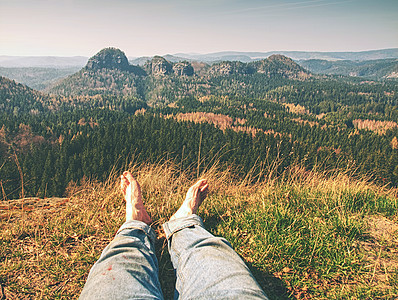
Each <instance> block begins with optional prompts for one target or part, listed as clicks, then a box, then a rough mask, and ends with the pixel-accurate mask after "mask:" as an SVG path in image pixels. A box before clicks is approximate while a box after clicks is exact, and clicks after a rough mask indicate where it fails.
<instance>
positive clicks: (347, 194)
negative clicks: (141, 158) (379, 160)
mask: <svg viewBox="0 0 398 300" xmlns="http://www.w3.org/2000/svg"><path fill="white" fill-rule="evenodd" d="M129 169H130V170H131V171H132V172H133V174H134V176H135V177H136V178H137V179H138V181H139V182H140V184H141V187H142V191H143V193H144V202H145V205H146V206H147V207H148V210H149V214H150V215H151V217H152V219H153V220H154V221H156V222H155V223H154V224H153V225H152V226H153V227H154V229H155V230H156V232H157V235H158V238H157V241H156V249H157V256H158V259H159V265H160V268H159V269H160V274H159V277H160V281H161V285H162V289H163V292H164V295H165V299H173V294H174V284H175V274H174V271H173V268H172V266H171V262H170V258H169V255H168V251H167V243H166V241H165V238H164V233H163V231H162V229H161V224H162V223H163V222H165V221H167V220H168V219H169V218H170V216H171V215H172V214H173V213H174V212H175V210H176V209H177V208H178V207H179V205H180V204H181V202H182V201H183V199H184V196H185V193H186V191H187V189H188V187H189V185H190V184H192V183H193V182H195V178H192V179H188V176H187V174H184V173H179V171H178V170H179V168H178V167H176V166H173V165H169V164H158V165H130V168H129ZM268 171H271V170H268ZM271 173H272V172H271ZM118 175H119V174H114V175H113V176H112V177H110V178H109V179H108V180H107V181H106V183H98V182H97V183H95V182H88V181H86V182H85V183H84V184H83V186H81V187H80V188H77V187H76V186H70V189H69V195H68V198H67V199H54V201H52V200H51V199H46V200H42V199H37V198H36V199H22V200H19V201H9V202H5V203H2V205H1V206H0V232H1V236H2V248H1V250H2V251H1V252H0V257H1V259H0V270H2V272H0V284H1V287H2V291H3V293H4V295H5V297H6V299H22V298H30V297H33V298H46V299H47V298H51V299H53V298H69V299H71V298H73V299H74V298H77V297H78V295H79V294H80V292H81V290H82V287H83V285H84V283H85V280H86V278H87V275H88V272H89V270H90V268H91V266H92V265H93V264H94V262H95V261H96V260H97V259H98V257H99V255H100V253H101V251H102V250H103V248H104V247H105V246H106V245H107V244H108V243H109V241H110V240H111V239H112V238H113V236H114V234H115V232H116V231H117V229H118V228H119V226H120V225H121V224H122V223H123V218H124V200H123V199H122V197H121V195H120V192H119V186H120V184H119V182H118V177H119V176H118ZM201 175H202V177H204V178H207V179H208V182H209V184H210V188H211V194H210V195H209V196H208V198H207V199H206V200H205V201H204V203H203V204H202V207H201V208H200V210H199V212H198V214H199V215H201V216H202V217H203V219H204V223H205V226H206V228H207V229H208V230H209V231H210V232H211V233H213V234H215V235H218V236H222V237H224V238H226V239H227V240H228V241H230V243H231V244H232V247H233V248H234V249H235V250H236V251H237V253H238V254H239V255H241V257H242V258H243V259H244V260H245V262H246V263H247V265H248V266H249V267H250V268H251V270H252V272H253V274H254V276H255V278H256V279H257V281H258V282H259V284H260V285H261V286H262V288H263V289H264V290H265V292H266V293H267V294H268V296H269V297H270V299H324V298H327V299H351V298H356V299H365V298H368V299H375V298H385V299H393V298H394V297H395V295H396V294H397V293H398V281H397V277H396V274H395V273H394V272H396V270H395V268H396V266H397V264H398V255H397V252H396V248H397V247H398V242H397V240H396V239H395V238H394V235H395V234H396V233H397V229H398V225H397V221H398V220H397V212H398V207H397V202H396V198H395V195H396V194H395V195H394V193H395V192H396V191H392V190H390V191H388V190H383V189H381V188H377V187H375V186H374V185H372V184H369V183H367V182H366V181H364V180H353V179H352V178H349V177H348V176H347V175H345V174H342V173H335V174H332V175H331V176H325V174H319V173H315V172H308V171H305V170H303V169H301V168H300V167H291V168H290V169H289V170H286V173H285V175H284V176H282V177H280V178H275V177H272V175H271V174H270V176H269V177H268V179H267V180H266V181H260V182H257V183H256V184H248V183H247V182H245V181H240V180H239V181H237V180H235V179H234V176H233V175H232V174H231V173H229V172H220V171H217V170H216V169H215V168H211V169H208V170H207V172H205V173H203V174H201ZM35 203H36V205H35ZM38 258H39V259H38Z"/></svg>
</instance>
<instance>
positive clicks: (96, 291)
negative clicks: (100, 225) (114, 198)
mask: <svg viewBox="0 0 398 300" xmlns="http://www.w3.org/2000/svg"><path fill="white" fill-rule="evenodd" d="M163 228H164V231H165V233H166V238H167V240H168V246H169V252H170V256H171V261H172V263H173V266H174V268H175V270H176V272H177V283H176V291H175V298H176V299H178V298H181V299H220V298H221V299H222V298H224V299H267V297H266V295H265V293H264V292H263V291H262V290H261V288H260V286H259V285H258V284H257V282H256V280H255V279H254V277H253V275H252V274H251V273H250V271H249V269H248V268H247V266H246V265H245V263H244V262H243V261H242V259H241V258H240V257H239V256H238V255H237V254H236V252H235V251H234V250H233V249H232V247H231V245H230V244H229V243H228V242H227V241H226V240H225V239H223V238H220V237H215V236H213V235H212V234H210V233H209V232H208V231H207V230H206V229H204V227H203V222H202V220H201V218H200V217H199V216H197V215H191V216H189V217H186V218H181V219H175V220H172V221H169V222H167V223H165V224H164V225H163ZM155 239H156V236H155V232H154V231H153V229H152V228H150V227H149V226H148V225H146V224H145V223H143V222H140V221H129V222H126V223H124V224H123V225H122V227H121V228H120V229H119V231H118V232H117V234H116V236H115V238H114V239H113V241H112V242H111V243H110V244H109V245H108V246H107V247H106V248H105V249H104V251H103V252H102V254H101V256H100V258H99V259H98V261H97V262H96V263H95V264H94V266H93V267H92V268H91V270H90V273H89V275H88V278H87V282H86V284H85V286H84V288H83V291H82V293H81V295H80V299H163V295H162V290H161V288H160V282H159V278H158V269H159V268H158V262H157V259H156V255H155V249H154V242H155Z"/></svg>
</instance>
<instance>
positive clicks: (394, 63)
mask: <svg viewBox="0 0 398 300" xmlns="http://www.w3.org/2000/svg"><path fill="white" fill-rule="evenodd" d="M299 64H300V65H301V66H302V67H304V68H306V69H307V70H309V71H311V72H314V73H318V74H328V75H345V76H355V77H365V78H370V79H377V80H378V79H393V78H398V59H379V60H369V61H351V60H342V61H326V60H305V61H299Z"/></svg>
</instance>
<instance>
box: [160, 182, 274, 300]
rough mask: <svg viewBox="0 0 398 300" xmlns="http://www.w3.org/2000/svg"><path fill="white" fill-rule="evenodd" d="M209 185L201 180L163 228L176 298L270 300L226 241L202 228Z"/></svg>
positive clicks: (191, 189) (189, 191)
mask: <svg viewBox="0 0 398 300" xmlns="http://www.w3.org/2000/svg"><path fill="white" fill-rule="evenodd" d="M207 190H208V185H207V183H206V180H200V181H198V182H197V183H196V184H195V185H193V186H192V187H191V188H190V189H189V190H188V193H187V197H186V198H185V201H184V203H183V204H182V206H181V207H180V209H178V211H177V212H176V213H175V214H174V215H173V216H172V217H171V218H170V221H169V222H167V223H165V224H164V225H163V227H164V230H165V232H166V237H167V240H168V245H169V251H170V256H171V260H172V262H173V266H174V268H175V269H176V270H177V284H176V296H177V297H181V298H182V299H218V298H228V299H231V298H232V299H267V297H266V295H265V293H264V292H263V291H262V290H261V288H260V286H259V285H258V284H257V282H256V280H255V279H254V277H253V275H252V274H251V273H250V270H249V269H248V268H247V266H246V265H245V263H244V262H243V260H242V259H241V258H240V257H239V256H238V254H237V253H236V252H235V251H234V250H233V249H232V247H231V245H230V244H229V243H228V242H227V241H226V240H225V239H223V238H219V237H215V236H213V235H212V234H210V233H209V232H208V231H206V229H204V228H203V223H202V220H201V218H200V217H199V216H197V215H196V212H197V209H198V207H199V205H200V204H201V202H202V201H203V199H204V198H205V197H206V194H207Z"/></svg>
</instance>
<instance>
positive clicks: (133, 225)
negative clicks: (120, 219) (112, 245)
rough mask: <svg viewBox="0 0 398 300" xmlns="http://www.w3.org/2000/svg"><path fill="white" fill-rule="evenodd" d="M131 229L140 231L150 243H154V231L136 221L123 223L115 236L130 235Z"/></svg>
mask: <svg viewBox="0 0 398 300" xmlns="http://www.w3.org/2000/svg"><path fill="white" fill-rule="evenodd" d="M131 229H138V230H142V231H143V232H144V233H145V234H146V235H147V236H148V237H149V240H150V241H151V242H152V243H155V240H156V233H155V231H154V230H153V229H152V228H151V227H150V226H149V225H147V224H145V223H144V222H141V221H137V220H131V221H127V222H124V224H123V225H122V226H121V227H120V229H119V230H118V231H117V233H116V235H131V234H130V230H131Z"/></svg>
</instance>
